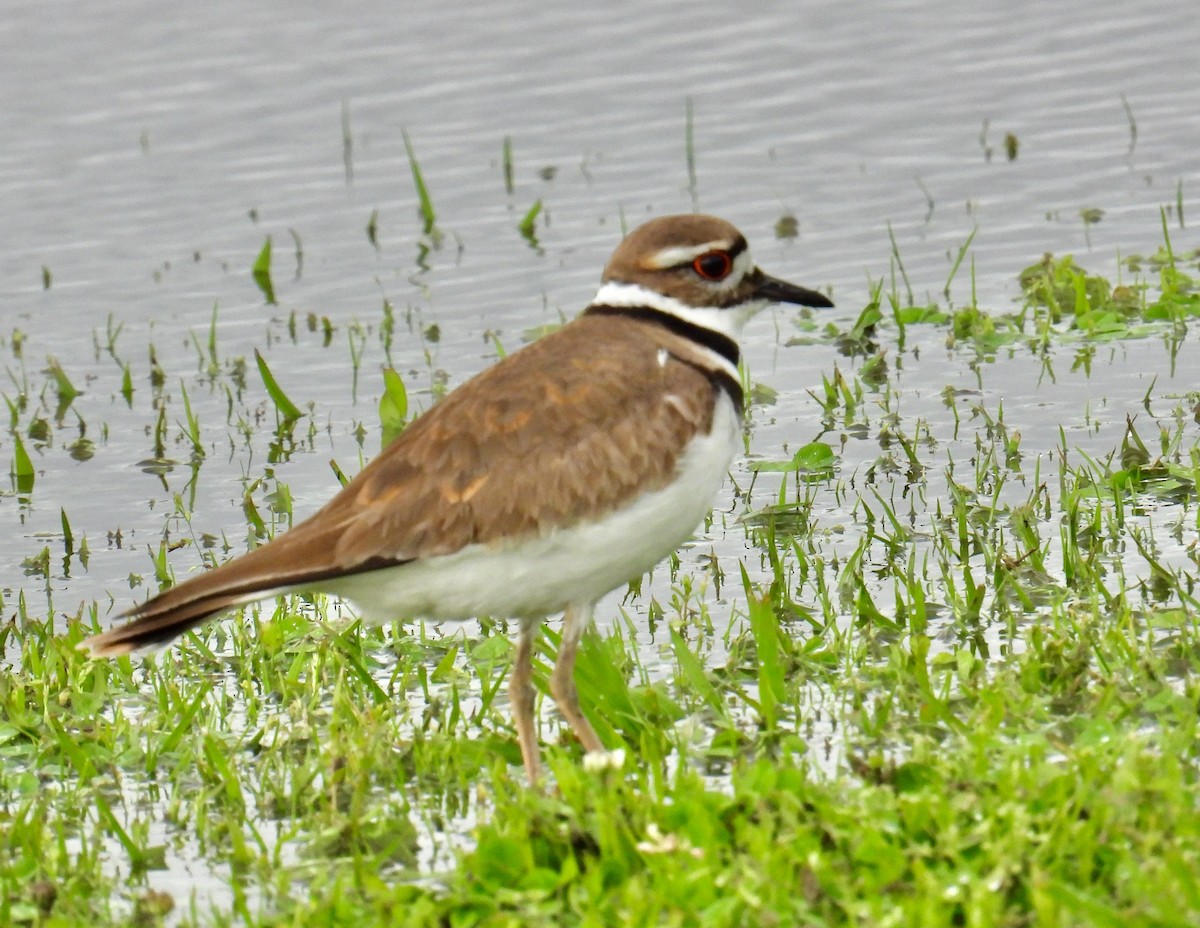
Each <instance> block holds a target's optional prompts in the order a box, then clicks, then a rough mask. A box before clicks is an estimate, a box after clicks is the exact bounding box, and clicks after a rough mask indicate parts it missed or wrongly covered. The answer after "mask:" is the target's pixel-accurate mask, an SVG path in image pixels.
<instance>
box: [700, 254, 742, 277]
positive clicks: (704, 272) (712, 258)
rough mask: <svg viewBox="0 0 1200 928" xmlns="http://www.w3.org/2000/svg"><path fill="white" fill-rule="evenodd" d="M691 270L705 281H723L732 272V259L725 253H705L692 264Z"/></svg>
mask: <svg viewBox="0 0 1200 928" xmlns="http://www.w3.org/2000/svg"><path fill="white" fill-rule="evenodd" d="M692 270H693V271H695V272H696V273H697V274H699V275H700V276H701V277H703V278H704V279H705V280H724V279H725V278H726V277H728V276H729V272H730V271H732V270H733V258H731V257H730V256H729V252H727V251H706V252H705V253H704V254H702V255H699V256H697V258H696V260H695V261H693V262H692Z"/></svg>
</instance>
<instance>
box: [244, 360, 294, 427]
mask: <svg viewBox="0 0 1200 928" xmlns="http://www.w3.org/2000/svg"><path fill="white" fill-rule="evenodd" d="M254 360H255V363H257V364H258V373H259V374H260V375H261V376H262V380H263V386H265V387H266V388H267V395H268V396H269V397H271V401H272V402H273V403H274V404H275V408H276V409H277V410H278V411H279V415H280V416H282V417H283V420H284V421H285V422H293V421H295V420H296V419H299V418H300V417H301V416H303V415H304V413H303V412H301V411H300V407H299V406H297V405H296V404H295V403H293V402H292V401H291V400H290V399H288V396H287V394H286V393H284V392H283V388H282V387H280V386H279V383H278V382H277V381H276V380H275V376H274V375H273V374H272V373H271V369H270V368H269V367H267V362H266V361H265V360H264V359H263V356H262V355H261V354H260V353H259V350H258V349H257V348H255V349H254Z"/></svg>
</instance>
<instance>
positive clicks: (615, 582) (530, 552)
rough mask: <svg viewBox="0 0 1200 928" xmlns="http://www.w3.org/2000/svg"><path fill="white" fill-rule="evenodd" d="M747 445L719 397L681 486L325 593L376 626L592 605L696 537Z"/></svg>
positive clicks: (682, 471)
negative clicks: (592, 517) (593, 517)
mask: <svg viewBox="0 0 1200 928" xmlns="http://www.w3.org/2000/svg"><path fill="white" fill-rule="evenodd" d="M740 444H741V420H740V417H739V416H738V414H737V412H736V410H735V409H734V407H733V404H732V402H730V401H729V399H728V397H726V396H725V395H724V394H721V397H720V399H719V401H718V403H717V408H716V411H715V413H714V415H713V424H712V430H711V432H710V433H709V434H708V435H701V436H698V437H697V438H696V439H694V440H693V441H692V443H691V444H690V445H689V446H688V447H687V449H686V450H685V451H684V453H683V455H682V456H681V458H680V464H679V471H678V474H677V477H676V479H675V481H674V482H673V483H671V484H670V485H669V486H667V487H664V488H663V489H661V490H658V491H656V492H653V493H646V494H644V495H642V496H640V497H638V498H637V499H635V500H633V501H632V502H631V503H630V504H629V505H628V506H626V507H625V508H623V509H619V510H616V511H615V512H612V513H610V514H609V515H607V516H606V517H604V518H603V519H601V520H600V521H598V522H585V523H581V524H579V525H576V526H573V527H571V528H567V529H560V530H558V531H555V532H551V533H549V534H547V535H544V536H541V537H538V538H531V539H527V540H525V541H522V542H520V543H518V544H512V545H507V546H497V545H491V546H485V545H471V546H470V547H467V548H463V549H462V550H461V551H457V552H455V553H454V554H449V555H445V556H443V557H434V558H425V559H422V560H419V561H413V562H410V563H408V564H404V565H401V566H399V567H393V568H386V569H384V570H377V571H372V572H370V573H365V574H357V575H354V576H350V577H343V578H341V579H339V580H337V581H336V582H330V583H328V584H326V585H324V588H325V589H327V590H328V591H329V592H331V593H336V594H337V595H339V596H343V597H345V598H346V599H349V600H350V601H351V602H353V603H354V604H355V605H356V606H357V607H358V608H359V609H360V610H362V612H363V613H364V616H365V617H366V618H367V619H368V620H370V621H375V622H389V621H392V620H395V619H400V618H418V617H423V618H431V619H469V618H473V617H477V616H481V615H490V616H497V617H540V616H546V615H551V614H553V613H556V612H560V611H562V610H563V609H565V608H566V607H567V606H568V605H571V604H579V605H584V604H589V603H594V602H596V600H598V599H599V598H600V597H601V596H603V595H604V594H606V593H608V592H609V591H610V590H614V589H616V588H617V587H619V586H621V585H622V584H624V583H628V582H629V581H630V580H634V579H636V578H637V577H639V576H641V575H642V574H644V573H645V572H646V571H648V570H649V569H650V568H652V567H653V566H654V565H655V564H657V563H658V562H659V561H661V560H662V559H663V558H664V557H666V556H667V555H668V554H670V553H671V552H672V551H674V550H675V548H677V547H678V546H679V545H680V544H681V543H682V542H683V541H685V540H686V539H687V538H688V537H689V536H690V535H691V534H692V533H693V532H694V531H695V530H696V527H697V526H698V525H699V524H700V523H701V522H702V521H703V520H704V517H705V516H706V515H707V514H708V510H709V508H710V507H711V505H712V498H713V494H714V493H716V491H717V489H718V488H719V487H720V486H721V483H722V481H723V480H724V479H725V475H726V473H727V472H728V471H729V464H730V462H731V461H732V460H733V456H734V454H735V453H736V451H737V449H738V447H739V445H740Z"/></svg>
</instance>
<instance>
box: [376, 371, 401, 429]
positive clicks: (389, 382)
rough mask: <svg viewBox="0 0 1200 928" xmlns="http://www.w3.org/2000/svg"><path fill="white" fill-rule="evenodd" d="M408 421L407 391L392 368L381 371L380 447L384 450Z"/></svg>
mask: <svg viewBox="0 0 1200 928" xmlns="http://www.w3.org/2000/svg"><path fill="white" fill-rule="evenodd" d="M407 420H408V391H407V390H405V389H404V381H403V380H401V379H400V375H399V374H397V373H396V371H395V370H394V369H393V368H390V367H386V368H384V370H383V396H381V397H379V424H380V425H381V426H382V427H383V442H382V447H384V448H386V447H387V446H388V445H390V444H391V443H392V442H393V441H395V440H396V438H397V436H399V434H400V433H401V432H402V431H404V426H405V424H406V422H407Z"/></svg>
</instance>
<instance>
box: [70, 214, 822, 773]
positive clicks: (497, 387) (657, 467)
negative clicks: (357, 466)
mask: <svg viewBox="0 0 1200 928" xmlns="http://www.w3.org/2000/svg"><path fill="white" fill-rule="evenodd" d="M771 302H784V303H796V304H800V305H804V306H813V307H826V306H832V305H833V304H832V303H831V302H830V301H829V300H828V299H826V298H825V297H824V296H823V295H821V294H820V293H817V292H814V291H812V290H807V289H805V288H803V287H798V286H795V285H794V284H790V283H786V282H784V281H782V280H778V279H776V278H774V277H769V276H767V275H766V274H764V273H763V272H762V271H761V270H759V269H758V267H756V266H755V264H754V261H753V260H752V259H751V257H750V252H749V250H748V248H747V245H746V239H745V238H743V236H742V235H741V233H740V232H738V230H737V229H735V228H734V227H733V226H732V225H730V224H729V223H727V222H725V221H724V220H721V219H717V218H715V217H712V216H702V215H682V216H666V217H663V218H661V219H653V220H651V221H649V222H647V223H646V224H645V225H643V226H641V227H639V228H638V229H636V230H635V231H633V232H632V233H630V234H629V235H628V236H627V237H626V238H625V240H624V241H623V242H622V243H621V244H620V246H619V247H618V248H617V250H616V252H615V253H614V254H613V256H612V258H611V259H610V260H609V262H608V266H607V267H606V268H605V269H604V274H603V277H602V282H601V286H600V289H599V291H598V292H597V294H596V297H595V299H593V300H592V302H591V305H589V306H588V307H587V309H585V310H584V312H583V314H582V315H581V316H579V317H578V318H577V319H575V320H574V321H572V322H570V323H568V324H567V325H565V326H563V327H562V328H561V329H559V330H558V331H556V332H554V333H553V334H551V335H547V336H546V337H544V338H542V339H540V340H539V341H536V342H534V343H533V344H531V345H528V346H527V347H525V348H523V349H521V350H520V351H517V352H514V353H513V354H512V355H510V356H509V357H507V358H505V359H504V360H502V361H500V362H499V363H498V364H496V365H494V366H493V367H491V368H489V369H487V370H485V371H483V372H482V373H480V374H479V375H477V376H476V377H474V378H472V379H471V380H469V381H468V382H467V383H465V384H464V385H463V386H461V387H459V388H458V389H457V390H455V391H453V392H452V393H451V394H450V395H449V396H447V397H446V399H445V400H443V401H442V402H441V403H439V404H438V405H436V406H434V407H433V408H432V409H430V410H429V411H428V412H426V413H425V414H424V415H422V416H420V417H419V418H417V419H416V420H415V421H413V422H412V423H411V424H410V425H409V426H408V428H407V429H406V430H405V431H404V432H403V433H402V434H401V435H400V437H399V438H397V439H396V440H395V441H394V442H393V443H392V444H391V445H389V446H388V447H387V448H386V449H385V450H384V451H383V452H382V453H381V454H380V455H379V456H378V457H376V458H375V459H374V460H373V461H371V462H370V464H369V465H367V467H365V468H364V469H363V471H362V472H361V473H360V474H359V475H358V476H357V477H355V478H354V479H353V480H351V481H350V482H349V483H348V484H347V485H346V486H345V487H344V488H343V489H342V490H341V492H339V493H338V494H337V495H336V496H335V497H334V498H333V499H332V500H330V501H329V503H328V504H326V505H325V507H324V508H323V509H321V510H320V511H319V512H317V513H316V514H315V515H313V516H311V517H310V518H309V519H307V520H306V521H304V522H301V523H299V524H298V525H296V526H295V527H294V528H292V529H291V530H290V531H287V532H285V533H284V534H282V535H279V536H278V537H276V538H275V539H274V540H272V541H270V542H269V543H267V544H264V545H262V546H261V547H258V548H255V549H254V550H252V551H249V552H247V553H246V554H243V555H241V556H240V557H237V558H234V559H233V560H231V561H228V562H226V563H224V564H222V565H221V566H219V567H217V568H215V569H213V570H210V571H207V572H206V573H203V574H201V575H199V576H196V577H194V578H192V579H190V580H187V581H185V582H183V583H180V584H179V585H178V586H175V587H172V588H171V589H169V590H166V591H165V592H163V593H160V594H159V595H158V596H155V597H153V598H152V599H150V600H148V601H146V602H144V603H142V604H141V605H138V606H135V607H134V608H132V609H130V610H129V611H128V612H126V613H124V616H126V617H129V618H130V619H131V620H132V621H130V622H128V623H127V624H125V625H123V626H121V627H118V628H114V629H112V630H110V631H107V632H104V633H103V634H100V635H96V636H94V637H92V638H89V639H87V640H86V641H84V642H83V643H82V645H81V647H83V648H84V649H85V650H88V651H90V652H91V654H92V655H94V656H97V657H113V656H116V655H121V654H127V653H129V652H131V651H135V650H139V649H141V648H145V647H149V646H156V645H162V644H165V643H166V642H169V641H170V640H172V639H174V638H176V637H177V636H179V635H180V634H182V633H183V632H185V631H187V630H188V629H190V628H193V627H194V626H196V625H199V624H200V623H201V622H204V621H206V620H208V619H210V618H212V617H213V616H215V615H217V614H219V613H222V612H224V611H226V610H228V609H230V608H232V607H235V606H240V605H243V604H245V603H250V602H253V601H255V600H260V599H265V598H268V597H272V596H276V595H279V594H281V593H287V592H292V591H299V590H311V591H323V592H327V593H332V594H335V595H337V596H340V597H343V598H345V599H347V600H349V601H351V602H352V603H354V604H355V605H356V606H357V607H358V608H359V609H360V610H361V611H362V612H363V614H364V615H365V616H366V617H367V618H368V619H370V620H374V621H381V622H382V621H389V620H392V619H397V618H409V617H425V618H431V619H468V618H472V617H477V616H481V615H488V616H505V617H512V618H515V619H519V621H520V636H519V639H518V643H517V651H516V657H515V661H514V665H513V669H512V676H511V678H510V682H509V695H510V699H511V703H512V713H513V720H514V723H515V726H516V732H517V738H518V741H519V743H520V747H521V756H522V759H523V761H524V765H525V771H526V774H527V776H528V778H529V781H530V782H531V783H534V782H536V781H537V780H538V778H539V774H540V761H539V754H538V741H537V730H536V724H535V720H534V688H533V684H532V656H533V644H534V638H535V635H536V632H537V630H538V627H539V624H540V622H541V620H543V619H544V618H545V617H547V616H549V615H553V614H555V613H558V612H562V613H564V621H563V633H562V643H561V645H560V647H559V652H558V657H557V660H556V662H555V665H554V670H553V672H552V675H551V678H550V691H551V694H552V695H553V697H554V700H555V702H556V703H557V704H558V708H559V709H560V711H561V712H562V714H563V716H564V717H565V718H566V720H567V721H568V723H569V724H570V725H571V728H572V729H573V730H574V732H575V734H576V736H577V737H578V738H579V741H580V742H581V743H582V745H583V747H584V749H585V750H586V751H587V752H588V753H589V754H590V753H593V752H601V751H603V750H604V746H603V744H602V743H601V742H600V739H599V738H598V737H597V736H596V732H595V731H594V729H593V728H592V726H591V724H590V723H589V722H588V720H587V718H586V717H585V716H584V714H583V712H582V711H581V710H580V707H579V699H578V695H577V693H576V689H575V679H574V677H575V655H576V650H577V649H578V646H579V641H580V638H581V637H582V635H583V632H584V630H585V629H586V628H587V625H588V623H589V622H590V621H591V618H592V613H593V610H594V609H595V605H596V602H597V601H598V600H599V599H600V597H602V596H604V595H605V594H606V593H608V592H610V591H611V590H614V589H617V588H618V587H620V586H622V585H623V584H625V583H627V582H629V581H631V580H633V579H636V578H637V577H639V576H641V575H642V574H643V573H645V572H646V571H648V570H649V569H650V568H652V567H653V566H654V565H655V564H656V563H657V562H658V561H659V560H661V559H662V558H663V557H665V556H666V555H668V554H670V553H671V552H672V551H673V550H674V549H675V548H676V547H677V546H678V545H679V544H680V543H681V542H683V541H684V540H685V539H686V538H687V537H688V536H689V535H690V534H691V533H692V532H693V531H695V529H696V527H697V526H698V525H699V524H700V523H701V522H702V521H703V519H704V517H705V515H706V514H707V512H708V509H709V506H710V504H711V500H712V497H713V494H714V493H715V492H716V490H717V489H718V488H719V487H720V485H721V482H722V480H724V478H725V474H726V472H727V470H728V468H729V465H730V462H731V461H732V459H733V456H734V453H735V451H736V450H737V448H738V446H739V444H740V442H741V431H742V414H743V403H744V398H743V395H742V387H741V380H740V378H739V376H738V344H737V341H736V340H735V339H736V337H737V336H738V335H739V334H740V332H741V329H742V326H743V325H744V324H745V322H746V321H747V319H749V318H750V316H752V315H753V314H754V313H755V312H757V311H758V310H759V309H761V308H763V307H764V306H765V305H767V304H768V303H771Z"/></svg>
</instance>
